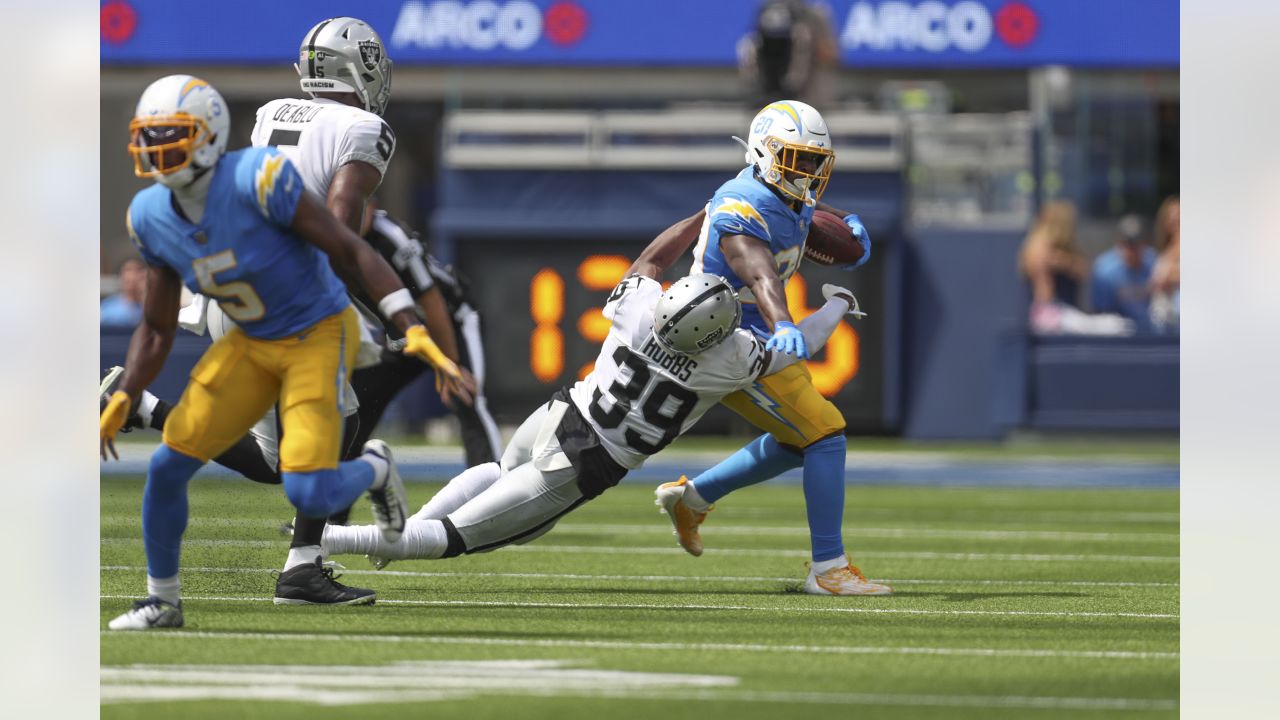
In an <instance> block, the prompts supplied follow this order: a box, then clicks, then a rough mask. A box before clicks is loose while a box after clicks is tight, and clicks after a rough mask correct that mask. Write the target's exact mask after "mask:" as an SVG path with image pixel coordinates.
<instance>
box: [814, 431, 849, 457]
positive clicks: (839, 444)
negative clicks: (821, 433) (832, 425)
mask: <svg viewBox="0 0 1280 720" xmlns="http://www.w3.org/2000/svg"><path fill="white" fill-rule="evenodd" d="M847 447H848V445H847V441H846V440H845V437H844V429H843V428H841V429H840V430H838V431H836V432H834V433H830V434H828V435H827V436H826V437H824V438H822V439H821V440H818V441H817V442H815V443H813V444H811V445H809V446H808V447H806V448H805V449H804V452H805V454H810V453H826V452H831V453H834V452H840V453H843V452H845V450H846V449H847Z"/></svg>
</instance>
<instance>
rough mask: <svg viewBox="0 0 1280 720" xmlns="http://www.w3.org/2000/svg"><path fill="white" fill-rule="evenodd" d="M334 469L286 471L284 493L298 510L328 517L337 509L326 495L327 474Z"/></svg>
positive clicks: (314, 516) (306, 514) (312, 516)
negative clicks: (331, 504)
mask: <svg viewBox="0 0 1280 720" xmlns="http://www.w3.org/2000/svg"><path fill="white" fill-rule="evenodd" d="M329 472H333V471H332V470H327V471H326V470H315V471H312V472H286V473H284V494H285V495H286V496H287V497H288V498H289V502H290V503H292V504H293V506H294V507H295V508H297V509H298V512H300V513H302V514H303V515H305V516H307V517H310V518H327V517H329V515H331V514H333V512H334V511H335V510H338V509H341V508H333V507H331V506H330V503H329V501H328V498H327V497H326V496H325V492H324V487H325V474H326V473H329Z"/></svg>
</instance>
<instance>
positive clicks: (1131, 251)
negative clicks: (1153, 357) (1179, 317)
mask: <svg viewBox="0 0 1280 720" xmlns="http://www.w3.org/2000/svg"><path fill="white" fill-rule="evenodd" d="M1155 264H1156V251H1155V250H1154V249H1153V248H1152V247H1151V246H1150V245H1148V244H1147V237H1146V233H1145V231H1144V228H1143V226H1142V219H1141V218H1139V217H1138V216H1137V215H1125V216H1124V217H1122V218H1120V221H1119V222H1118V223H1116V234H1115V245H1114V246H1113V247H1112V248H1111V249H1110V250H1107V251H1106V252H1104V253H1102V254H1101V255H1099V256H1098V259H1097V260H1094V262H1093V274H1092V277H1091V278H1090V283H1091V288H1090V293H1089V295H1090V298H1091V300H1092V305H1093V311H1094V312H1104V313H1116V314H1119V315H1123V316H1124V317H1127V318H1129V319H1130V320H1132V321H1133V324H1134V326H1135V327H1136V328H1137V330H1138V332H1143V333H1145V332H1152V331H1153V330H1154V327H1153V325H1152V323H1151V287H1150V281H1151V270H1152V268H1154V267H1155Z"/></svg>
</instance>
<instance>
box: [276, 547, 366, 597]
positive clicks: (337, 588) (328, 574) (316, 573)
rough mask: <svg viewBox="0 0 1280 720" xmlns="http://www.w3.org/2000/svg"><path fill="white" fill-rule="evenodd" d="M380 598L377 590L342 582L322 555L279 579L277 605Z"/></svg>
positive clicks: (282, 574)
mask: <svg viewBox="0 0 1280 720" xmlns="http://www.w3.org/2000/svg"><path fill="white" fill-rule="evenodd" d="M377 599H378V593H376V592H374V591H373V590H368V589H365V588H355V587H348V586H346V585H343V584H342V583H340V582H338V581H337V579H336V578H334V575H333V568H330V567H325V566H324V560H323V559H321V558H318V557H317V558H316V561H315V563H314V564H311V565H298V566H297V567H294V568H291V569H289V570H285V571H284V572H282V573H280V577H278V578H276V598H275V603H276V604H277V605H372V604H373V601H375V600H377Z"/></svg>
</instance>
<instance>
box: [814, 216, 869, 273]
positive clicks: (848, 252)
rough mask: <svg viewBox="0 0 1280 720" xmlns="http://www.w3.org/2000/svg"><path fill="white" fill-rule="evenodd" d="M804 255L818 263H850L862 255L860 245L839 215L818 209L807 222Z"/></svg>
mask: <svg viewBox="0 0 1280 720" xmlns="http://www.w3.org/2000/svg"><path fill="white" fill-rule="evenodd" d="M804 256H805V259H807V260H809V261H810V262H814V263H817V264H819V265H852V264H853V263H856V262H858V258H860V257H862V246H861V245H859V244H858V241H857V240H855V239H854V237H853V231H852V230H850V229H849V226H848V225H846V224H845V223H844V220H843V219H842V218H841V217H840V216H839V215H835V214H833V213H829V212H826V211H824V210H818V211H816V212H814V213H813V220H812V221H811V222H810V223H809V237H808V238H807V239H806V240H805V243H804Z"/></svg>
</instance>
